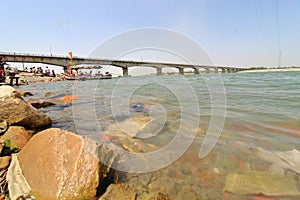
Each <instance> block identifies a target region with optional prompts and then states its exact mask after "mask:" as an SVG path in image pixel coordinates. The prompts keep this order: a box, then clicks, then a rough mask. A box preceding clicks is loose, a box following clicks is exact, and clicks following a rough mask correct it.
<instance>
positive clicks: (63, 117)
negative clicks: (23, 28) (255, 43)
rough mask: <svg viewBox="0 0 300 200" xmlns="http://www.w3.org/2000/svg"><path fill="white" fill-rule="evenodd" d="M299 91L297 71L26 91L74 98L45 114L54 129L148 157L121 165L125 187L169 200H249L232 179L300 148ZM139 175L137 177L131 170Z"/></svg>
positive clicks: (139, 79) (120, 80)
mask: <svg viewBox="0 0 300 200" xmlns="http://www.w3.org/2000/svg"><path fill="white" fill-rule="evenodd" d="M299 88H300V72H263V73H259V72H257V73H227V74H202V75H187V76H177V75H173V76H159V77H158V76H142V77H126V78H114V79H111V80H100V81H96V80H94V81H79V82H72V81H64V82H53V83H37V84H31V85H27V86H20V89H23V90H27V91H31V92H32V93H34V95H35V96H34V97H35V98H41V99H43V98H46V97H45V93H46V92H51V93H52V94H53V95H52V96H51V98H59V97H63V96H66V95H72V96H74V97H76V98H75V99H74V100H73V102H72V104H63V105H56V106H51V107H48V108H43V109H41V110H42V111H43V112H45V113H46V114H47V115H49V116H50V117H51V118H52V119H53V121H54V123H53V127H57V128H61V129H65V130H69V131H72V132H74V133H77V134H79V135H83V136H87V137H91V138H93V139H95V140H98V141H103V140H104V141H106V142H107V141H108V142H112V144H113V145H115V146H116V147H117V148H120V149H122V150H123V151H126V152H129V153H131V155H139V156H141V157H143V159H145V160H142V161H141V162H144V163H140V165H139V164H138V165H136V163H135V161H134V160H132V163H133V164H132V165H135V166H130V162H129V161H125V164H124V166H122V167H120V169H119V170H121V171H125V172H128V173H127V176H126V178H125V179H124V181H125V182H128V183H129V184H133V185H134V184H136V187H144V188H147V190H149V191H148V192H150V191H161V192H162V193H164V194H166V195H168V196H169V198H170V199H174V198H177V199H181V197H182V198H183V199H222V198H225V199H228V198H229V199H246V198H248V197H249V196H247V195H246V196H245V195H244V194H235V193H233V192H226V191H225V192H224V190H223V189H224V187H225V182H226V177H227V176H228V175H229V174H255V173H267V172H268V171H269V170H270V167H271V163H270V162H267V161H265V160H262V159H259V158H258V157H256V152H257V151H259V149H264V150H267V151H270V152H285V151H289V150H292V149H297V150H300V139H299V138H300V122H299V119H300V101H299V99H300V92H299V91H300V90H299ZM48 98H50V97H48ZM206 136H207V138H206V139H205V137H206ZM190 145H191V146H190ZM201 147H202V149H201ZM200 149H201V151H203V152H202V153H200V154H199V151H200ZM211 149H212V150H211ZM210 150H211V151H210ZM166 152H167V153H166ZM133 153H135V154H133ZM172 153H173V154H172ZM148 154H149V155H148ZM171 154H172V155H171ZM206 154H207V155H206ZM147 156H149V157H147ZM147 159H148V160H147ZM149 159H150V161H149ZM151 164H152V165H151ZM140 172H143V173H142V174H140V175H139V176H138V177H139V178H138V179H137V181H134V180H135V179H136V177H137V175H133V174H136V173H140ZM129 174H131V175H129ZM298 178H299V177H298ZM145 180H146V181H145ZM136 182H137V183H138V184H137V183H136ZM145 182H146V183H145ZM298 185H299V180H298ZM137 190H138V189H137ZM140 190H142V189H141V188H140ZM283 196H284V195H283ZM298 197H299V196H298ZM284 198H285V199H286V198H288V199H297V198H294V197H290V196H288V197H284Z"/></svg>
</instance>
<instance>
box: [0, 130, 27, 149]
mask: <svg viewBox="0 0 300 200" xmlns="http://www.w3.org/2000/svg"><path fill="white" fill-rule="evenodd" d="M31 135H32V134H31V132H30V131H28V130H26V129H25V128H24V127H22V126H10V127H9V129H8V130H7V131H6V132H5V134H4V135H2V136H1V137H0V138H1V139H2V140H4V141H5V140H10V146H11V147H12V148H14V147H16V148H18V149H22V148H23V147H24V146H25V144H26V143H27V142H28V141H29V139H30V137H31Z"/></svg>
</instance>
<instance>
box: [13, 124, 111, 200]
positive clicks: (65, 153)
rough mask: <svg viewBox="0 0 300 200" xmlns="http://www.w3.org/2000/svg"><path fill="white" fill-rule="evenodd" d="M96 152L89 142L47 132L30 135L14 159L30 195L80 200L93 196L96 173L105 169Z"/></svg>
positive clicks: (57, 130)
mask: <svg viewBox="0 0 300 200" xmlns="http://www.w3.org/2000/svg"><path fill="white" fill-rule="evenodd" d="M100 149H101V148H100ZM102 149H103V148H102ZM98 150H99V147H98V146H97V143H96V142H94V141H92V140H86V139H83V138H82V137H80V136H78V135H76V134H74V133H71V132H68V131H63V130H60V129H56V128H51V129H47V130H45V131H42V132H40V133H38V134H36V135H34V136H33V137H32V138H31V140H30V141H29V142H28V143H27V145H26V146H25V147H24V148H23V149H22V150H21V151H20V152H19V153H18V158H19V161H20V165H21V168H22V171H23V174H24V176H25V177H26V179H27V181H28V183H29V185H30V187H31V188H32V192H33V194H38V196H40V198H41V199H73V200H76V199H78V200H79V199H80V200H81V199H90V198H92V197H94V196H95V195H96V192H97V188H98V186H99V182H100V183H101V181H102V180H101V179H102V178H100V177H102V176H101V175H100V171H107V169H109V168H107V169H105V168H104V167H103V165H101V164H100V162H99V159H98V158H97V157H96V154H97V153H98ZM108 171H109V170H108Z"/></svg>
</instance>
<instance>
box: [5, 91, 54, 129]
mask: <svg viewBox="0 0 300 200" xmlns="http://www.w3.org/2000/svg"><path fill="white" fill-rule="evenodd" d="M0 106H1V112H0V118H1V119H3V120H6V121H7V122H8V123H9V124H10V125H20V126H24V127H26V128H29V129H40V128H45V127H49V126H51V124H52V120H51V119H50V118H49V117H48V116H47V115H46V114H44V113H42V112H41V111H39V110H37V109H35V108H34V107H32V106H31V105H30V104H28V103H27V102H26V101H25V100H24V99H23V98H22V97H21V95H20V94H19V93H18V92H17V90H16V89H14V88H13V87H10V86H1V87H0Z"/></svg>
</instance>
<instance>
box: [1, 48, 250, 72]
mask: <svg viewBox="0 0 300 200" xmlns="http://www.w3.org/2000/svg"><path fill="white" fill-rule="evenodd" d="M0 58H2V60H3V61H5V62H20V63H43V64H50V65H57V66H61V67H63V68H64V71H65V72H66V70H67V69H68V66H69V65H70V58H69V57H68V56H52V55H42V54H40V55H39V54H22V53H6V52H5V53H3V52H0ZM73 61H74V64H75V65H81V64H87V65H111V66H115V67H119V68H122V70H123V76H128V75H129V73H128V69H129V68H130V67H138V66H141V67H152V68H156V72H157V75H162V69H163V68H177V69H178V71H179V74H181V75H183V74H184V69H185V68H190V69H193V70H194V74H199V73H200V71H201V70H204V71H205V72H206V73H211V72H212V73H219V72H221V73H233V72H238V71H243V70H247V69H246V68H237V67H222V66H206V65H192V64H179V63H164V62H147V61H126V60H113V59H99V58H84V57H73Z"/></svg>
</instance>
